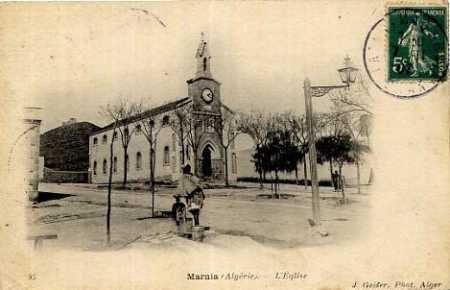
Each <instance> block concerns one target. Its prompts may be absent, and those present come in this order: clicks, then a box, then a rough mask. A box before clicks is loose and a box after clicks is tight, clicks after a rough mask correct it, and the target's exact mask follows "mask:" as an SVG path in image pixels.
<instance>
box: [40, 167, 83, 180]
mask: <svg viewBox="0 0 450 290" xmlns="http://www.w3.org/2000/svg"><path fill="white" fill-rule="evenodd" d="M88 180H89V172H88V171H58V170H52V169H50V168H44V178H43V181H44V182H49V183H87V182H88Z"/></svg>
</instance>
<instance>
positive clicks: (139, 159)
mask: <svg viewBox="0 0 450 290" xmlns="http://www.w3.org/2000/svg"><path fill="white" fill-rule="evenodd" d="M141 168H142V154H141V152H138V153H136V169H141Z"/></svg>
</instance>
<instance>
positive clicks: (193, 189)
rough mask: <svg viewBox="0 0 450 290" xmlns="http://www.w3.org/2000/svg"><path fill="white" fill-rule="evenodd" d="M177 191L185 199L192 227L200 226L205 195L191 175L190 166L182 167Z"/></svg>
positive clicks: (195, 178) (198, 180)
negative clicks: (191, 219) (191, 217)
mask: <svg viewBox="0 0 450 290" xmlns="http://www.w3.org/2000/svg"><path fill="white" fill-rule="evenodd" d="M179 189H180V191H181V194H183V195H185V196H186V197H187V208H188V211H189V212H190V213H191V214H192V216H193V217H194V225H195V226H198V225H200V210H201V209H202V208H203V201H204V199H205V195H204V193H203V189H202V187H201V186H200V179H199V178H197V177H196V176H194V175H193V174H192V173H191V166H190V165H186V166H184V167H183V175H181V177H180V182H179Z"/></svg>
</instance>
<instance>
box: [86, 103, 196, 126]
mask: <svg viewBox="0 0 450 290" xmlns="http://www.w3.org/2000/svg"><path fill="white" fill-rule="evenodd" d="M189 99H190V98H189V97H184V98H181V99H178V100H175V101H173V102H170V103H167V104H164V105H161V106H158V107H155V108H153V109H150V110H147V111H145V112H143V113H141V114H138V115H135V116H132V117H130V118H127V119H124V120H121V121H120V122H119V126H124V125H126V124H130V123H134V122H136V121H139V120H142V119H144V118H148V117H151V116H157V115H159V114H162V113H165V112H169V111H172V110H174V109H176V108H177V106H178V105H180V104H183V103H184V102H186V101H188V100H189ZM187 103H188V102H187ZM113 127H114V122H112V123H111V124H109V125H107V126H105V127H103V128H101V129H100V130H98V131H95V132H93V133H92V134H91V135H95V134H98V133H101V132H104V131H108V130H109V129H112V128H113Z"/></svg>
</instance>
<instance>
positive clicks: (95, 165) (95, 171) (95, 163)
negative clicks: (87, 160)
mask: <svg viewBox="0 0 450 290" xmlns="http://www.w3.org/2000/svg"><path fill="white" fill-rule="evenodd" d="M93 167H94V168H93V169H94V175H97V161H94V166H93Z"/></svg>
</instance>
